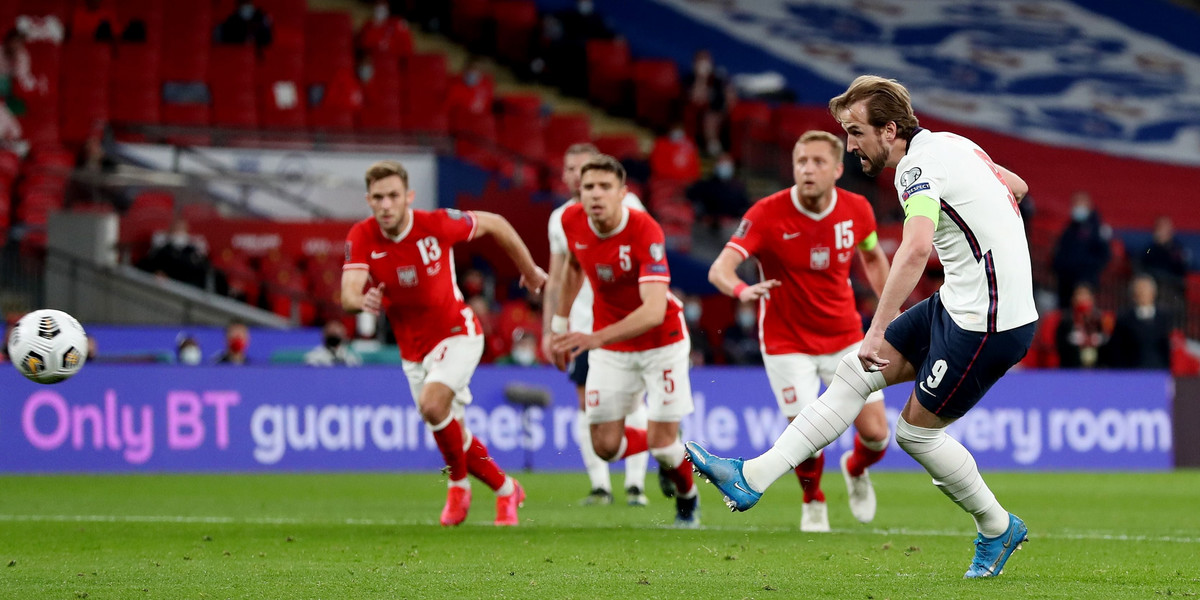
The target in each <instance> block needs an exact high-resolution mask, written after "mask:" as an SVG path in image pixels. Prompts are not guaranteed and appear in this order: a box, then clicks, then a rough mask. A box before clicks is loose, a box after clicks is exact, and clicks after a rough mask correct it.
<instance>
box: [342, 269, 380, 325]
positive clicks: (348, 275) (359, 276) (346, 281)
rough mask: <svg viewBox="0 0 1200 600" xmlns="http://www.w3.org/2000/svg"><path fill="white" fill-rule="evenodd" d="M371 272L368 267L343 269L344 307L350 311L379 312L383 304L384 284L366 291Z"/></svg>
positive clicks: (374, 313)
mask: <svg viewBox="0 0 1200 600" xmlns="http://www.w3.org/2000/svg"><path fill="white" fill-rule="evenodd" d="M369 278H370V272H369V271H367V270H366V269H345V270H343V271H342V309H343V310H345V311H346V312H348V313H359V312H368V313H371V314H373V315H377V314H379V310H380V308H381V307H382V306H383V284H382V283H381V284H379V285H377V286H375V287H373V288H371V289H370V290H368V291H366V292H364V291H363V288H365V287H367V280H368V279H369Z"/></svg>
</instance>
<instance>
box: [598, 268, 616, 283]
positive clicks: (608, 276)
mask: <svg viewBox="0 0 1200 600" xmlns="http://www.w3.org/2000/svg"><path fill="white" fill-rule="evenodd" d="M596 276H597V277H599V278H600V281H613V268H612V266H610V265H596Z"/></svg>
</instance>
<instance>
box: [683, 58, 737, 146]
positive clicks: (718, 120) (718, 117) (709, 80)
mask: <svg viewBox="0 0 1200 600" xmlns="http://www.w3.org/2000/svg"><path fill="white" fill-rule="evenodd" d="M683 90H684V94H685V98H684V100H685V104H684V106H685V111H686V114H687V118H688V119H694V121H692V122H693V124H694V127H695V131H697V132H698V133H699V140H698V141H699V143H700V146H701V147H702V148H704V150H705V152H707V153H708V155H709V156H717V155H718V154H720V153H721V148H722V144H721V130H722V128H723V127H724V125H725V121H726V119H727V117H728V115H729V107H730V106H731V105H732V104H733V86H731V85H729V77H728V76H727V75H726V74H725V71H724V70H723V69H720V68H718V67H717V66H716V65H715V64H714V63H713V56H712V53H711V52H709V51H708V50H698V51H697V52H696V54H695V56H693V57H692V72H691V73H688V74H687V76H686V77H684V79H683Z"/></svg>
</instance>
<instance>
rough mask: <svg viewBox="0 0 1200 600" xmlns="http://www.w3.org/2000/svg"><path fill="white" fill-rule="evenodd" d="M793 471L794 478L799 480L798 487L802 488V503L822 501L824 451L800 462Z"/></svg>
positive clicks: (823, 496)
mask: <svg viewBox="0 0 1200 600" xmlns="http://www.w3.org/2000/svg"><path fill="white" fill-rule="evenodd" d="M795 471H796V478H797V479H799V480H800V488H801V489H803V490H804V503H805V504H808V503H809V502H814V501H815V502H824V501H825V492H822V491H821V474H822V473H823V472H825V453H824V452H822V453H820V454H818V455H816V456H814V457H812V458H810V459H808V460H806V461H804V462H802V463H800V464H799V465H797V466H796V469H795Z"/></svg>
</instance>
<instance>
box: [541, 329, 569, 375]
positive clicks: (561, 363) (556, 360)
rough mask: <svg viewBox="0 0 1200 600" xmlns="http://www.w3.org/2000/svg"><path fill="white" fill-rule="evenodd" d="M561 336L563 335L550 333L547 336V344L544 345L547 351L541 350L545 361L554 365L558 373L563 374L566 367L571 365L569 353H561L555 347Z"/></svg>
mask: <svg viewBox="0 0 1200 600" xmlns="http://www.w3.org/2000/svg"><path fill="white" fill-rule="evenodd" d="M563 335H565V334H562V333H552V334H550V335H549V336H547V339H548V340H549V343H548V344H545V346H547V347H548V348H549V349H548V350H543V351H542V352H543V353H544V354H545V355H546V360H548V361H550V364H552V365H554V368H556V369H558V370H559V371H563V372H564V373H565V372H566V370H567V366H569V365H570V364H571V357H570V355H569V353H567V352H565V351H562V350H558V349H557V347H556V343H557V341H558V339H559V338H561V337H562V336H563Z"/></svg>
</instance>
